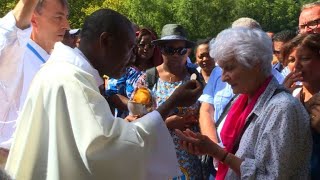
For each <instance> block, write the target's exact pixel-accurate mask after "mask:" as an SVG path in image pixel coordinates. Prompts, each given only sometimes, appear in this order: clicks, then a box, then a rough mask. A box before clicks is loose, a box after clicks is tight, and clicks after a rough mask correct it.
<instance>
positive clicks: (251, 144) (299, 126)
mask: <svg viewBox="0 0 320 180" xmlns="http://www.w3.org/2000/svg"><path fill="white" fill-rule="evenodd" d="M210 55H211V56H212V57H213V58H214V60H215V61H216V62H217V64H218V65H219V66H220V67H221V69H222V80H223V81H225V82H227V83H228V84H230V85H231V88H232V90H233V93H234V94H239V96H238V97H237V99H236V100H235V102H234V104H233V105H232V106H231V109H230V111H229V112H228V115H227V117H226V120H225V123H224V126H223V128H222V130H221V133H220V137H221V138H220V139H221V141H222V147H221V146H219V145H218V144H217V143H215V142H213V141H212V140H210V138H208V137H207V136H205V135H200V134H196V133H193V132H191V131H190V130H187V131H184V132H181V131H180V130H176V133H177V135H178V136H179V137H180V138H181V141H182V142H180V143H181V146H182V147H183V148H184V149H187V150H188V151H189V152H191V153H194V154H198V155H199V154H209V155H211V156H213V157H214V158H215V159H217V160H219V161H220V163H219V167H218V171H217V176H216V179H217V180H222V179H291V178H297V179H308V177H309V160H310V159H309V158H310V155H311V148H312V140H311V132H310V128H309V127H310V125H309V116H308V114H307V112H306V110H305V109H304V108H303V105H302V104H301V103H300V102H299V101H298V100H297V99H295V98H294V97H293V96H292V95H291V94H290V93H288V92H286V90H285V89H284V88H283V87H282V86H281V85H279V83H278V82H277V80H276V79H275V78H274V77H272V74H271V69H272V68H271V60H272V41H271V39H270V38H269V37H268V36H267V34H266V33H265V32H263V31H261V30H259V29H250V28H231V29H227V30H224V31H222V32H221V33H219V34H218V36H217V37H216V40H215V42H214V44H213V45H212V46H210Z"/></svg>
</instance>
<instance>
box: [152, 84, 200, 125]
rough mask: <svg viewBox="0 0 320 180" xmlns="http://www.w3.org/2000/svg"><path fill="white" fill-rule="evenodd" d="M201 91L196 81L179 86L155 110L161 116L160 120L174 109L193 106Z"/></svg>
mask: <svg viewBox="0 0 320 180" xmlns="http://www.w3.org/2000/svg"><path fill="white" fill-rule="evenodd" d="M202 89H203V87H202V85H201V84H200V83H199V82H198V81H196V80H191V81H188V82H187V83H185V84H183V85H181V86H179V87H178V88H177V89H176V90H175V91H174V92H173V93H172V95H171V96H170V97H169V98H168V99H167V101H165V102H164V103H162V104H161V105H160V106H159V107H158V108H157V111H158V112H159V113H160V114H161V116H162V119H164V120H165V119H166V118H167V116H168V115H169V113H170V112H171V111H172V110H173V109H174V108H175V107H177V106H180V107H183V106H191V105H192V104H194V103H195V102H196V101H197V100H198V98H199V97H200V95H201V94H202Z"/></svg>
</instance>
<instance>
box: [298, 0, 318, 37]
mask: <svg viewBox="0 0 320 180" xmlns="http://www.w3.org/2000/svg"><path fill="white" fill-rule="evenodd" d="M299 33H300V34H304V33H311V34H312V33H320V1H317V2H313V3H308V4H305V5H303V6H302V8H301V13H300V17H299Z"/></svg>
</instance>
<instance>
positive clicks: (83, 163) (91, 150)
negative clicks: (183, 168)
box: [6, 64, 178, 180]
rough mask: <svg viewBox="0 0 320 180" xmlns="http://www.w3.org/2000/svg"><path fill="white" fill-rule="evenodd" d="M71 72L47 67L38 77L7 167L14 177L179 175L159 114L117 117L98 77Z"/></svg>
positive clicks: (99, 177)
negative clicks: (132, 119)
mask: <svg viewBox="0 0 320 180" xmlns="http://www.w3.org/2000/svg"><path fill="white" fill-rule="evenodd" d="M64 65H65V64H64ZM70 68H71V66H70V67H69V66H68V67H65V68H63V67H61V66H57V68H54V69H55V71H54V72H50V70H48V68H45V67H44V68H42V69H41V70H40V73H38V74H37V76H36V77H35V79H34V81H33V84H32V86H31V89H30V91H29V92H30V93H29V94H28V97H27V100H26V103H25V106H24V108H23V112H22V114H21V116H20V118H19V121H20V122H19V126H18V129H17V133H16V135H15V140H14V143H13V147H12V150H11V152H10V155H9V159H8V163H7V165H6V170H7V171H8V172H9V174H10V175H11V176H12V177H13V178H16V179H80V180H81V179H139V180H140V179H147V178H150V177H152V179H167V178H169V177H172V176H176V175H177V174H178V163H177V159H176V156H175V149H174V145H173V142H172V139H171V136H170V134H169V132H168V130H167V128H166V126H165V124H164V122H163V120H162V118H161V116H160V115H159V113H158V112H152V113H149V114H147V115H146V116H144V117H143V118H141V119H139V120H137V121H136V122H134V123H129V122H127V121H125V120H123V119H119V118H117V119H115V118H114V117H113V116H112V114H111V111H110V108H109V105H108V103H107V102H106V101H105V99H104V98H103V97H102V96H101V95H100V93H99V90H98V88H96V87H95V86H96V85H95V81H94V79H93V78H89V77H87V76H86V75H85V74H84V73H77V72H76V71H72V70H70ZM51 69H52V68H51ZM66 69H67V70H66ZM60 71H62V72H60ZM74 73H76V74H74ZM61 74H63V75H61ZM56 76H61V78H57V77H56ZM68 77H77V78H76V79H75V78H68ZM50 78H51V79H52V80H51V81H48V80H47V79H50ZM158 177H159V178H158Z"/></svg>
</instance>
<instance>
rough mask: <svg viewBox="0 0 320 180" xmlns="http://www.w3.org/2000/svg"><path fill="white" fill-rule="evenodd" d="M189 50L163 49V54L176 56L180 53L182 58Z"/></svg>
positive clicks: (181, 48) (182, 48)
mask: <svg viewBox="0 0 320 180" xmlns="http://www.w3.org/2000/svg"><path fill="white" fill-rule="evenodd" d="M187 51H188V49H187V48H184V47H180V48H172V47H162V48H161V53H162V54H167V55H174V54H175V53H178V54H179V55H180V56H183V55H185V54H187Z"/></svg>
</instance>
